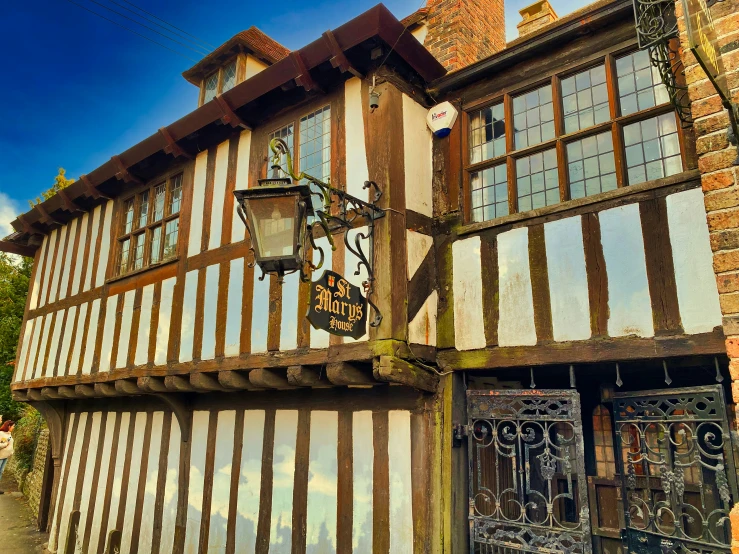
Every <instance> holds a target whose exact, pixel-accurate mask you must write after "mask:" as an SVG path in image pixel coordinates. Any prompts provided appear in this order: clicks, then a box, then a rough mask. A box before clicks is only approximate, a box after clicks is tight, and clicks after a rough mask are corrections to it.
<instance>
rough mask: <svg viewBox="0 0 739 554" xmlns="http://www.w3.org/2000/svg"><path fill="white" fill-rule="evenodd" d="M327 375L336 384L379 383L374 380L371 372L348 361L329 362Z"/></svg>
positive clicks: (358, 384)
mask: <svg viewBox="0 0 739 554" xmlns="http://www.w3.org/2000/svg"><path fill="white" fill-rule="evenodd" d="M326 377H328V380H329V381H331V382H332V383H333V384H334V385H346V386H355V387H371V386H374V385H377V381H375V380H374V378H373V377H372V373H371V372H369V371H363V370H362V369H360V368H358V367H357V366H355V365H352V364H350V363H347V362H338V363H333V364H327V365H326Z"/></svg>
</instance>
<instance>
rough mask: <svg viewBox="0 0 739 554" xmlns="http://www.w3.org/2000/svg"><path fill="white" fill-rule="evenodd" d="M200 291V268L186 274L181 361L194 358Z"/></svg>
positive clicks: (181, 330)
mask: <svg viewBox="0 0 739 554" xmlns="http://www.w3.org/2000/svg"><path fill="white" fill-rule="evenodd" d="M197 292H198V270H193V271H188V272H187V274H186V275H185V294H184V296H183V299H182V326H181V327H180V362H189V361H191V360H192V348H193V341H194V338H195V309H196V304H197Z"/></svg>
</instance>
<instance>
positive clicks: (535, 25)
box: [516, 0, 559, 37]
mask: <svg viewBox="0 0 739 554" xmlns="http://www.w3.org/2000/svg"><path fill="white" fill-rule="evenodd" d="M518 13H520V14H521V17H523V21H521V23H519V24H518V25H516V29H518V36H519V37H524V36H526V35H528V34H531V33H533V32H534V31H538V30H539V29H541V28H542V27H544V26H546V25H549V24H550V23H553V22H554V21H557V19H559V17H558V16H557V14H556V13H554V10H553V9H552V6H551V5H550V4H549V2H547V0H539V1H538V2H534V3H533V4H531V5H530V6H526V7H525V8H524V9H522V10H520V11H519V12H518Z"/></svg>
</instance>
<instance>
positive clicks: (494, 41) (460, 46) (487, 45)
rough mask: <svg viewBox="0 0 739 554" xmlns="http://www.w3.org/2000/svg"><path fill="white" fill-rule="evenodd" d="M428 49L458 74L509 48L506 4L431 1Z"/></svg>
mask: <svg viewBox="0 0 739 554" xmlns="http://www.w3.org/2000/svg"><path fill="white" fill-rule="evenodd" d="M428 8H429V13H428V18H427V20H426V25H428V35H427V36H426V41H425V46H426V48H428V49H429V51H430V52H431V53H432V54H433V55H434V56H435V57H436V59H437V60H439V61H440V62H441V64H442V65H443V66H444V67H445V68H446V69H447V71H450V72H451V71H455V70H457V69H461V68H462V67H465V66H467V65H469V64H471V63H474V62H476V61H478V60H481V59H482V58H486V57H488V56H490V55H491V54H493V53H495V52H498V51H499V50H502V49H503V48H505V44H506V40H505V15H504V8H503V0H429V2H428Z"/></svg>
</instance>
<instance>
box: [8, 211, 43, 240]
mask: <svg viewBox="0 0 739 554" xmlns="http://www.w3.org/2000/svg"><path fill="white" fill-rule="evenodd" d="M26 217H28V215H27V214H21V215H19V216H18V223H20V227H21V228H20V229H18V227H16V226H15V225H13V229H15V230H16V231H19V232H23V233H27V234H29V235H32V234H34V233H38V231H37V230H36V229H34V228H33V226H32V225H31V224H30V223H28V221H26ZM13 223H15V222H13Z"/></svg>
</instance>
